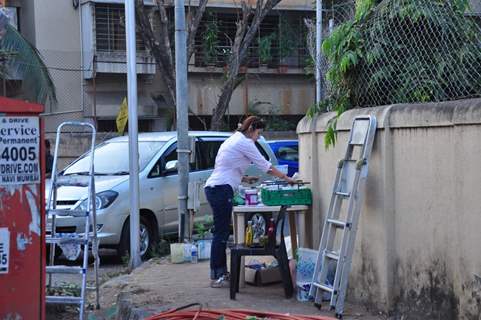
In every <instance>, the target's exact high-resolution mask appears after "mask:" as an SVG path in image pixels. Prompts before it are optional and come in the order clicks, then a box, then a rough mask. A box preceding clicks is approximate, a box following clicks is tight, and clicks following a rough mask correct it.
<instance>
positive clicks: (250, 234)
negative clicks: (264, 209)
mask: <svg viewBox="0 0 481 320" xmlns="http://www.w3.org/2000/svg"><path fill="white" fill-rule="evenodd" d="M253 240H254V232H253V230H252V221H249V222H247V228H246V235H245V244H246V246H248V247H250V246H251V245H252V242H253Z"/></svg>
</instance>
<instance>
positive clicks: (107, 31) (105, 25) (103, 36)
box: [95, 3, 145, 52]
mask: <svg viewBox="0 0 481 320" xmlns="http://www.w3.org/2000/svg"><path fill="white" fill-rule="evenodd" d="M95 40H96V48H97V50H98V51H104V52H116V51H117V52H125V47H126V46H125V11H124V6H123V5H121V4H105V3H96V4H95ZM136 41H137V50H139V51H145V45H144V43H143V41H142V37H141V36H140V34H139V33H138V32H137V37H136Z"/></svg>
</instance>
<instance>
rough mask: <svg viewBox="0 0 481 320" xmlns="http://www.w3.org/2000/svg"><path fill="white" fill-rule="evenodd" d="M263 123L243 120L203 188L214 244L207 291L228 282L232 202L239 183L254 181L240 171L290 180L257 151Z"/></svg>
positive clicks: (223, 149) (223, 145) (230, 138)
mask: <svg viewBox="0 0 481 320" xmlns="http://www.w3.org/2000/svg"><path fill="white" fill-rule="evenodd" d="M264 128H265V124H264V122H263V121H262V120H261V119H260V118H259V117H255V116H250V117H248V118H247V119H245V120H244V122H243V123H242V125H241V126H240V127H239V129H238V130H237V132H236V133H234V134H233V135H232V136H231V137H229V138H228V139H227V140H226V141H224V143H222V145H221V146H220V148H219V152H218V154H217V157H216V158H215V167H214V171H213V172H212V175H211V176H210V177H209V179H208V180H207V182H206V184H205V195H206V197H207V201H209V204H210V206H211V207H212V211H213V213H214V240H213V241H212V249H211V255H210V277H211V280H212V282H211V287H214V288H217V287H222V286H223V285H224V283H225V281H227V280H228V273H227V261H226V252H225V250H226V244H227V239H228V238H229V226H230V218H231V214H232V198H233V197H234V190H236V189H237V188H238V186H239V184H240V183H241V182H249V183H251V182H253V181H256V180H257V178H256V177H243V174H244V171H245V170H246V169H247V167H248V166H249V165H250V164H251V163H253V164H254V165H256V166H257V167H258V168H259V169H261V170H262V171H263V172H267V173H269V174H271V175H273V176H276V177H279V178H282V179H284V180H286V181H287V182H289V183H294V180H292V179H291V178H289V177H288V176H287V175H286V174H284V173H282V172H281V171H279V170H277V169H276V168H274V167H273V166H272V164H271V163H270V162H269V161H267V160H266V159H265V158H264V157H263V156H262V154H261V153H260V151H259V150H258V149H257V147H256V145H255V142H256V141H257V139H259V136H260V135H261V133H262V131H263V129H264Z"/></svg>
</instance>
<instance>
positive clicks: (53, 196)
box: [46, 121, 100, 320]
mask: <svg viewBox="0 0 481 320" xmlns="http://www.w3.org/2000/svg"><path fill="white" fill-rule="evenodd" d="M64 127H77V128H81V129H84V130H85V129H87V130H88V132H89V134H90V135H91V137H90V139H91V144H90V147H89V149H90V162H89V170H88V173H85V174H82V175H71V176H63V175H59V174H58V171H57V161H58V151H59V143H60V138H61V135H62V129H63V128H64ZM63 133H66V132H63ZM95 136H96V130H95V127H94V126H93V125H92V124H90V123H86V122H74V121H69V122H63V123H61V124H60V125H59V127H58V128H57V136H56V141H55V152H54V157H53V165H52V176H51V181H50V191H49V194H48V198H47V205H46V214H47V221H49V220H50V221H49V222H50V223H47V230H46V231H47V236H46V243H47V246H50V257H49V259H48V260H49V261H48V265H47V267H46V268H47V270H46V271H47V274H48V283H47V287H49V288H52V275H53V274H78V275H79V276H81V285H80V296H79V297H77V296H66V295H65V296H47V297H46V303H47V304H73V305H78V306H79V310H80V312H79V319H80V320H83V319H84V315H85V307H86V305H85V304H86V290H87V289H93V290H95V293H96V307H97V309H98V308H99V307H100V304H99V286H98V267H99V263H100V260H99V255H98V238H97V228H96V226H97V222H96V208H95V176H94V147H95ZM64 186H68V187H82V188H85V187H87V188H88V196H87V198H86V201H87V206H86V209H83V210H82V209H72V210H71V209H61V208H57V189H58V188H60V187H64ZM59 216H70V217H81V218H84V219H85V220H84V221H85V223H84V226H85V229H84V232H82V233H57V232H56V218H57V217H59ZM56 246H60V247H61V248H62V247H63V248H65V247H66V246H70V247H69V248H73V253H72V255H73V256H74V257H73V258H74V259H76V257H75V254H77V257H78V254H79V252H80V249H82V252H83V258H82V266H65V265H55V249H56ZM89 252H92V254H93V257H94V273H95V284H94V286H93V287H92V288H87V271H88V259H89ZM64 253H65V251H64Z"/></svg>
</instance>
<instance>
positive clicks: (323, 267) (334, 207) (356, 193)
mask: <svg viewBox="0 0 481 320" xmlns="http://www.w3.org/2000/svg"><path fill="white" fill-rule="evenodd" d="M375 132H376V118H375V117H374V116H358V117H356V118H354V121H353V124H352V128H351V132H350V135H349V141H348V145H347V150H346V154H345V156H344V158H343V159H342V160H341V161H339V164H338V167H337V173H336V178H335V181H334V186H333V189H332V195H331V201H330V203H329V210H328V213H327V217H326V220H325V221H324V226H323V229H322V235H321V242H320V245H319V252H318V256H317V262H316V266H315V269H314V276H313V279H312V283H311V288H310V292H309V295H310V296H311V297H314V303H315V304H316V306H318V307H319V308H320V306H321V302H322V300H323V299H322V297H323V295H324V296H326V295H327V296H330V309H331V310H335V312H336V317H337V318H339V319H341V318H342V314H343V312H344V300H345V297H346V288H347V282H348V278H349V273H350V271H351V262H352V254H353V250H354V241H355V239H356V231H357V225H358V221H359V215H360V210H361V206H362V203H363V198H364V186H365V182H366V178H367V173H368V165H369V158H370V156H371V150H372V145H373V141H374V135H375ZM331 270H335V272H330V271H331ZM330 273H334V281H332V277H331V279H330V280H331V281H328V280H329V279H328V274H330ZM330 282H331V283H330ZM326 292H327V294H326ZM326 300H327V299H326Z"/></svg>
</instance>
